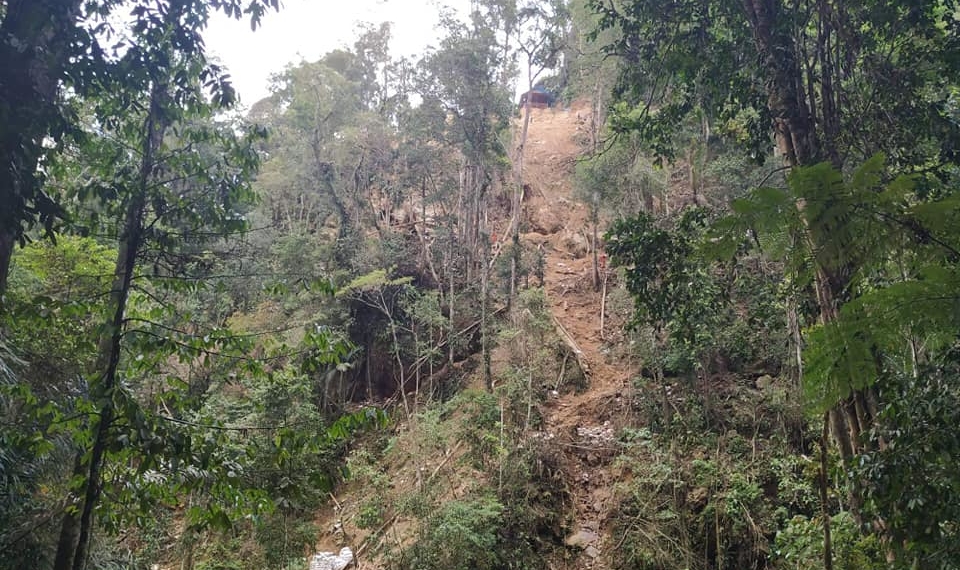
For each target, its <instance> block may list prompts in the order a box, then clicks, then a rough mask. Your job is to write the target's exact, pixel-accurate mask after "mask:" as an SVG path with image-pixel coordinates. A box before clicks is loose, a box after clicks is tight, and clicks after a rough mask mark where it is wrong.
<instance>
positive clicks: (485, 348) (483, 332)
mask: <svg viewBox="0 0 960 570" xmlns="http://www.w3.org/2000/svg"><path fill="white" fill-rule="evenodd" d="M483 250H484V254H485V255H484V262H483V263H482V264H481V265H482V267H480V272H481V273H480V350H481V352H482V353H483V384H484V386H486V388H487V391H488V392H493V373H492V371H491V365H490V360H491V359H490V348H491V347H490V338H489V337H490V331H489V330H488V328H489V325H488V323H487V320H488V315H487V313H488V312H489V301H490V285H489V280H490V276H489V274H490V266H489V265H488V264H487V262H486V258H487V257H488V256H489V253H490V247H489V245H486V244H485V246H484V248H483Z"/></svg>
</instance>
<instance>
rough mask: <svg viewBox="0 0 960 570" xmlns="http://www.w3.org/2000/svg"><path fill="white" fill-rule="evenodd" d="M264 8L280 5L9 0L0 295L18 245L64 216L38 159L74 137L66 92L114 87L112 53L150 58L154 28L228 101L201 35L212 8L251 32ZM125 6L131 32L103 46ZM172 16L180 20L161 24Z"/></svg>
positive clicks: (2, 111) (0, 146) (3, 23)
mask: <svg viewBox="0 0 960 570" xmlns="http://www.w3.org/2000/svg"><path fill="white" fill-rule="evenodd" d="M268 8H273V9H278V8H279V0H163V1H161V2H148V1H146V0H137V1H135V2H132V3H124V2H116V1H114V0H102V1H98V2H81V1H80V0H50V1H48V2H35V1H31V0H11V1H10V2H6V3H4V5H3V6H2V7H0V37H2V40H0V86H2V90H3V91H2V97H0V125H2V126H0V163H2V164H3V166H2V167H0V204H2V206H3V207H2V208H0V296H2V294H3V292H4V291H5V290H6V282H7V276H8V273H9V267H10V258H11V256H12V254H13V248H14V246H15V245H16V244H17V243H18V242H19V243H21V244H22V243H25V241H26V240H27V239H28V238H29V237H30V236H31V233H30V232H31V229H32V228H33V227H34V226H36V225H37V224H40V225H42V226H43V228H44V230H45V232H46V233H47V234H48V235H52V234H53V231H54V226H55V224H56V221H57V219H58V218H60V217H62V215H63V210H62V208H61V207H60V205H59V203H58V201H57V199H56V197H55V196H54V195H52V194H51V193H50V192H49V191H48V190H47V189H46V188H45V187H44V177H43V172H42V170H40V169H39V166H40V164H41V162H42V160H43V157H44V156H47V155H50V154H51V153H55V152H56V151H57V147H58V146H59V145H60V144H61V143H63V142H65V141H66V140H67V139H68V138H70V137H71V136H74V135H79V129H78V124H77V117H76V116H75V115H73V114H72V112H71V111H70V106H69V105H67V104H65V102H64V94H65V93H66V87H67V86H70V87H71V88H72V90H73V92H74V93H75V94H79V95H80V96H82V97H83V96H87V95H91V94H94V93H96V92H97V91H98V90H99V89H101V88H102V86H103V85H106V84H109V83H110V82H109V81H104V79H106V78H107V77H108V76H109V75H110V74H113V73H116V72H118V71H122V69H121V68H119V67H117V66H115V65H111V61H114V55H115V54H116V52H117V51H122V50H123V49H127V50H133V51H134V52H138V51H139V53H142V54H144V55H146V54H149V53H150V50H149V49H148V48H149V44H150V43H151V42H155V41H156V39H157V38H156V34H157V33H158V31H159V30H161V29H164V30H166V29H169V30H170V31H171V32H172V33H174V34H175V36H176V48H175V49H176V52H177V53H179V54H182V55H185V56H188V57H195V58H198V60H199V61H203V65H202V73H203V75H204V80H205V82H206V83H207V86H208V87H210V88H213V89H215V90H217V91H218V97H222V98H224V99H225V100H226V99H232V98H233V91H232V89H231V88H230V87H229V82H228V80H227V78H226V76H225V75H224V74H223V73H222V70H221V69H220V68H219V67H218V66H217V65H214V64H212V63H208V62H207V61H206V60H205V58H204V54H205V50H204V43H203V40H202V38H201V36H200V32H201V31H202V30H203V28H204V27H205V26H206V23H207V20H208V18H209V16H210V14H211V12H213V11H222V12H224V13H226V14H228V15H230V16H232V17H235V18H240V17H241V16H242V15H248V16H249V17H250V19H251V24H252V26H253V27H256V26H257V25H258V24H259V21H260V18H261V16H262V15H263V14H264V13H265V11H266V10H267V9H268ZM126 10H129V14H130V15H131V16H132V21H131V23H130V27H131V29H133V30H136V31H137V33H136V34H135V35H133V36H127V35H125V34H123V33H122V30H119V32H120V33H119V37H120V38H121V40H120V41H119V42H117V43H116V44H115V45H103V42H104V41H110V40H107V39H106V38H107V37H114V36H113V35H112V34H111V33H108V32H117V31H118V30H114V29H113V28H114V25H115V24H114V19H113V17H114V16H116V15H118V14H119V13H120V12H121V11H126ZM171 13H174V14H178V16H177V17H176V18H174V19H170V18H167V17H166V16H167V15H169V14H171ZM164 33H166V32H164ZM118 79H119V78H118ZM184 79H186V78H184ZM118 84H122V83H118ZM48 141H52V142H53V143H54V144H53V145H51V144H48Z"/></svg>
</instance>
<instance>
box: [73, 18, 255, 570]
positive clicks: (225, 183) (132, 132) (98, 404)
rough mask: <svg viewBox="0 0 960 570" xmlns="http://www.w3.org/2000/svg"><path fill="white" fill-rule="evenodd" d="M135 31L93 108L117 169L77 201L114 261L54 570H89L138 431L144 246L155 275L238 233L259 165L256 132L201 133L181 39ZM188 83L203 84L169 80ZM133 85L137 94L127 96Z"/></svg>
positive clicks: (196, 91) (199, 105)
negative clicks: (127, 397)
mask: <svg viewBox="0 0 960 570" xmlns="http://www.w3.org/2000/svg"><path fill="white" fill-rule="evenodd" d="M177 8H178V9H184V8H185V7H184V6H178V7H177ZM181 16H183V13H181V12H179V11H178V10H177V9H173V10H171V11H169V12H167V13H166V14H164V19H165V20H166V21H168V22H177V21H179V20H180V17H181ZM141 31H142V32H143V33H145V34H146V35H147V38H145V39H144V43H143V44H142V45H141V46H139V47H137V48H134V49H131V50H130V51H129V52H128V53H127V54H126V56H125V57H124V58H123V59H121V60H120V61H119V62H118V68H120V69H123V70H125V71H126V73H125V74H124V80H123V82H118V83H117V84H116V85H117V86H119V87H120V89H117V90H116V91H115V95H114V96H112V97H108V96H106V95H101V96H100V98H99V99H98V100H97V106H96V110H95V111H96V118H97V123H98V125H99V129H100V130H101V131H102V132H103V133H104V136H103V137H102V138H97V139H95V142H96V143H98V144H104V145H106V146H107V147H111V148H108V149H97V151H96V152H98V153H103V152H104V151H105V150H107V151H109V152H111V153H112V154H113V156H114V162H112V163H100V164H99V166H100V167H101V168H103V169H104V170H102V171H100V172H98V173H97V175H96V176H95V177H94V178H92V179H90V180H88V181H87V182H88V183H87V185H86V187H85V188H83V189H82V191H81V193H80V198H81V199H84V198H91V197H93V196H90V195H89V194H88V192H93V193H94V196H95V197H96V198H100V199H101V200H104V202H105V205H106V207H107V212H108V213H110V214H114V215H116V217H117V219H116V222H117V226H116V230H115V231H116V234H115V235H116V236H117V249H118V255H117V262H116V266H115V269H114V275H113V283H112V285H111V290H110V295H109V298H108V300H107V303H106V307H105V311H104V314H105V321H104V323H103V324H102V328H101V329H100V335H99V340H98V342H97V357H96V362H95V364H94V366H93V367H92V369H91V371H90V373H91V377H90V392H91V399H92V402H93V404H94V406H95V409H96V410H97V413H96V416H95V419H94V420H93V421H92V423H91V425H90V428H89V429H90V432H89V434H88V436H86V437H82V438H78V440H79V441H88V442H89V443H88V444H84V445H83V446H82V447H83V449H82V451H80V452H79V455H78V460H77V462H76V467H77V472H76V475H78V481H80V482H81V484H80V487H79V489H78V491H79V496H78V497H77V500H76V504H75V505H72V506H71V507H69V508H68V509H67V513H66V514H65V515H64V518H63V525H62V529H61V536H60V542H59V545H58V552H57V557H56V561H55V564H54V568H56V569H57V570H67V569H73V570H82V568H83V567H84V565H85V564H86V561H87V557H88V553H89V544H90V538H91V535H92V528H93V522H94V520H93V513H94V508H95V507H96V505H97V503H98V501H99V498H100V493H101V489H102V472H103V467H104V464H105V461H106V457H107V454H108V453H109V450H110V449H111V447H113V446H114V445H116V442H117V440H118V439H117V438H118V434H117V433H116V431H115V429H116V426H115V422H116V421H117V420H120V419H125V420H126V421H130V422H133V423H134V425H136V423H137V419H136V417H134V418H130V417H127V418H122V416H123V415H124V414H126V413H129V410H130V408H128V407H127V406H125V405H123V404H122V402H123V401H124V398H123V396H122V392H123V388H122V383H121V374H122V372H121V371H122V368H121V356H122V350H123V345H124V338H125V336H128V335H129V334H130V332H131V331H130V330H128V329H129V325H130V320H129V318H128V302H129V299H130V295H131V291H132V290H133V288H134V280H135V278H138V277H139V275H138V273H139V269H140V268H141V267H142V263H143V262H144V255H145V254H146V252H147V246H148V245H149V246H150V247H151V249H153V250H154V251H156V252H158V253H159V255H158V257H157V259H156V260H155V261H154V264H155V271H157V269H156V267H158V265H157V264H159V263H161V261H162V260H163V259H164V252H165V251H168V250H169V249H168V248H170V247H171V245H172V244H173V243H175V240H174V239H171V238H172V237H174V236H176V237H177V238H179V239H178V241H180V243H184V242H186V243H188V244H189V241H190V237H189V236H190V235H191V234H197V233H201V234H202V233H203V231H204V229H205V228H206V229H207V230H208V231H214V232H227V233H229V232H231V231H236V230H239V229H241V228H242V227H243V224H244V222H243V219H242V217H241V216H239V215H238V213H237V212H236V210H235V208H236V207H237V205H238V204H240V203H242V201H243V200H244V196H245V195H246V194H247V193H248V183H249V179H250V176H251V174H252V172H253V171H254V170H255V168H256V166H257V163H258V162H257V155H256V153H255V151H254V149H253V147H252V146H251V142H252V140H253V138H252V137H255V136H256V132H252V133H250V136H246V137H244V136H240V135H238V134H235V133H233V132H232V131H230V130H229V128H228V127H226V126H220V127H217V126H211V125H210V123H209V122H207V123H206V124H204V122H203V121H204V120H206V121H210V116H211V113H212V111H213V110H214V109H216V108H217V107H218V106H219V105H217V104H211V103H209V102H208V101H207V99H206V98H205V96H204V94H203V92H202V88H203V83H201V81H202V80H203V79H202V78H203V77H207V76H209V72H207V71H205V69H204V68H205V63H204V62H203V61H202V59H197V58H195V57H193V58H191V57H186V56H183V55H181V54H179V53H177V51H176V50H175V48H174V46H176V45H177V43H176V42H177V41H178V39H179V38H178V36H177V34H176V33H171V32H170V29H169V28H165V27H163V26H158V27H157V28H148V29H144V30H141ZM154 62H162V63H161V64H160V65H156V64H154ZM190 77H194V78H197V77H200V78H201V79H200V80H197V79H194V80H189V79H184V80H182V82H181V83H176V82H175V81H174V78H190ZM131 86H133V88H134V89H140V91H139V93H138V92H137V91H136V90H134V91H132V92H131V90H130V88H131ZM104 87H109V85H105V86H104ZM106 92H107V90H106V89H105V90H104V93H106ZM224 102H225V101H220V100H218V103H224ZM208 145H209V146H208ZM211 147H212V148H211ZM114 196H115V197H116V199H117V202H116V203H114V202H112V200H111V198H113V197H114ZM133 409H136V408H133ZM87 437H89V439H87Z"/></svg>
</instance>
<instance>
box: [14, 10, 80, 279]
mask: <svg viewBox="0 0 960 570" xmlns="http://www.w3.org/2000/svg"><path fill="white" fill-rule="evenodd" d="M4 4H5V5H6V6H5V8H4V10H3V15H2V18H3V21H2V25H0V85H2V86H3V96H2V98H0V117H2V118H0V204H3V207H2V208H0V298H2V297H3V294H4V293H5V292H6V289H7V276H8V274H9V269H10V259H11V258H12V257H13V248H14V246H15V245H16V243H17V241H18V240H19V239H20V238H21V236H22V235H23V230H24V227H25V226H29V225H32V224H33V223H34V222H36V221H39V222H41V223H42V224H44V225H45V226H46V227H47V228H48V229H49V228H50V227H51V226H52V223H53V221H54V219H55V218H56V217H58V216H59V215H60V210H59V207H58V206H57V205H56V203H55V202H54V201H53V200H52V199H50V198H49V197H48V196H47V195H46V194H45V193H44V192H43V190H42V188H41V187H40V186H41V183H42V180H41V179H40V177H38V176H37V165H38V164H39V160H40V157H41V155H42V153H43V140H44V138H45V137H46V136H48V135H50V134H51V132H52V131H53V130H54V129H55V128H56V127H57V125H58V124H59V123H60V122H61V121H62V117H61V114H60V111H59V110H58V109H57V106H56V100H57V94H58V93H59V89H60V80H61V79H62V75H63V68H64V66H65V65H66V64H67V61H68V58H69V48H70V44H71V42H72V41H73V38H74V34H73V33H72V30H73V28H75V26H76V23H77V19H78V17H79V9H80V5H81V2H80V0H47V1H45V2H39V1H38V0H8V1H7V2H4Z"/></svg>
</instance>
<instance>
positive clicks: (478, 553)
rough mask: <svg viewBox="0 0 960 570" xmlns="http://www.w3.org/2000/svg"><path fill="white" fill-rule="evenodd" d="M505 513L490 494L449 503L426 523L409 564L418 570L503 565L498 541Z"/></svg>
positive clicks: (474, 569)
mask: <svg viewBox="0 0 960 570" xmlns="http://www.w3.org/2000/svg"><path fill="white" fill-rule="evenodd" d="M502 514H503V505H501V504H500V502H499V501H497V499H496V498H494V497H492V496H489V495H481V496H479V497H475V498H471V499H467V500H463V501H451V502H449V503H447V504H445V505H444V506H443V507H441V508H440V510H439V511H437V512H436V514H434V515H433V516H432V517H429V518H428V519H427V520H426V521H425V522H424V526H423V527H422V528H421V531H420V538H419V540H418V541H417V543H416V544H415V545H414V546H413V547H411V549H410V551H409V552H408V555H409V564H405V566H406V567H409V568H416V569H418V570H484V569H487V568H491V569H492V568H501V567H502V564H501V559H500V556H499V549H498V548H497V543H498V532H499V530H500V527H501V522H502V518H501V517H502ZM405 558H406V557H405Z"/></svg>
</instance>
